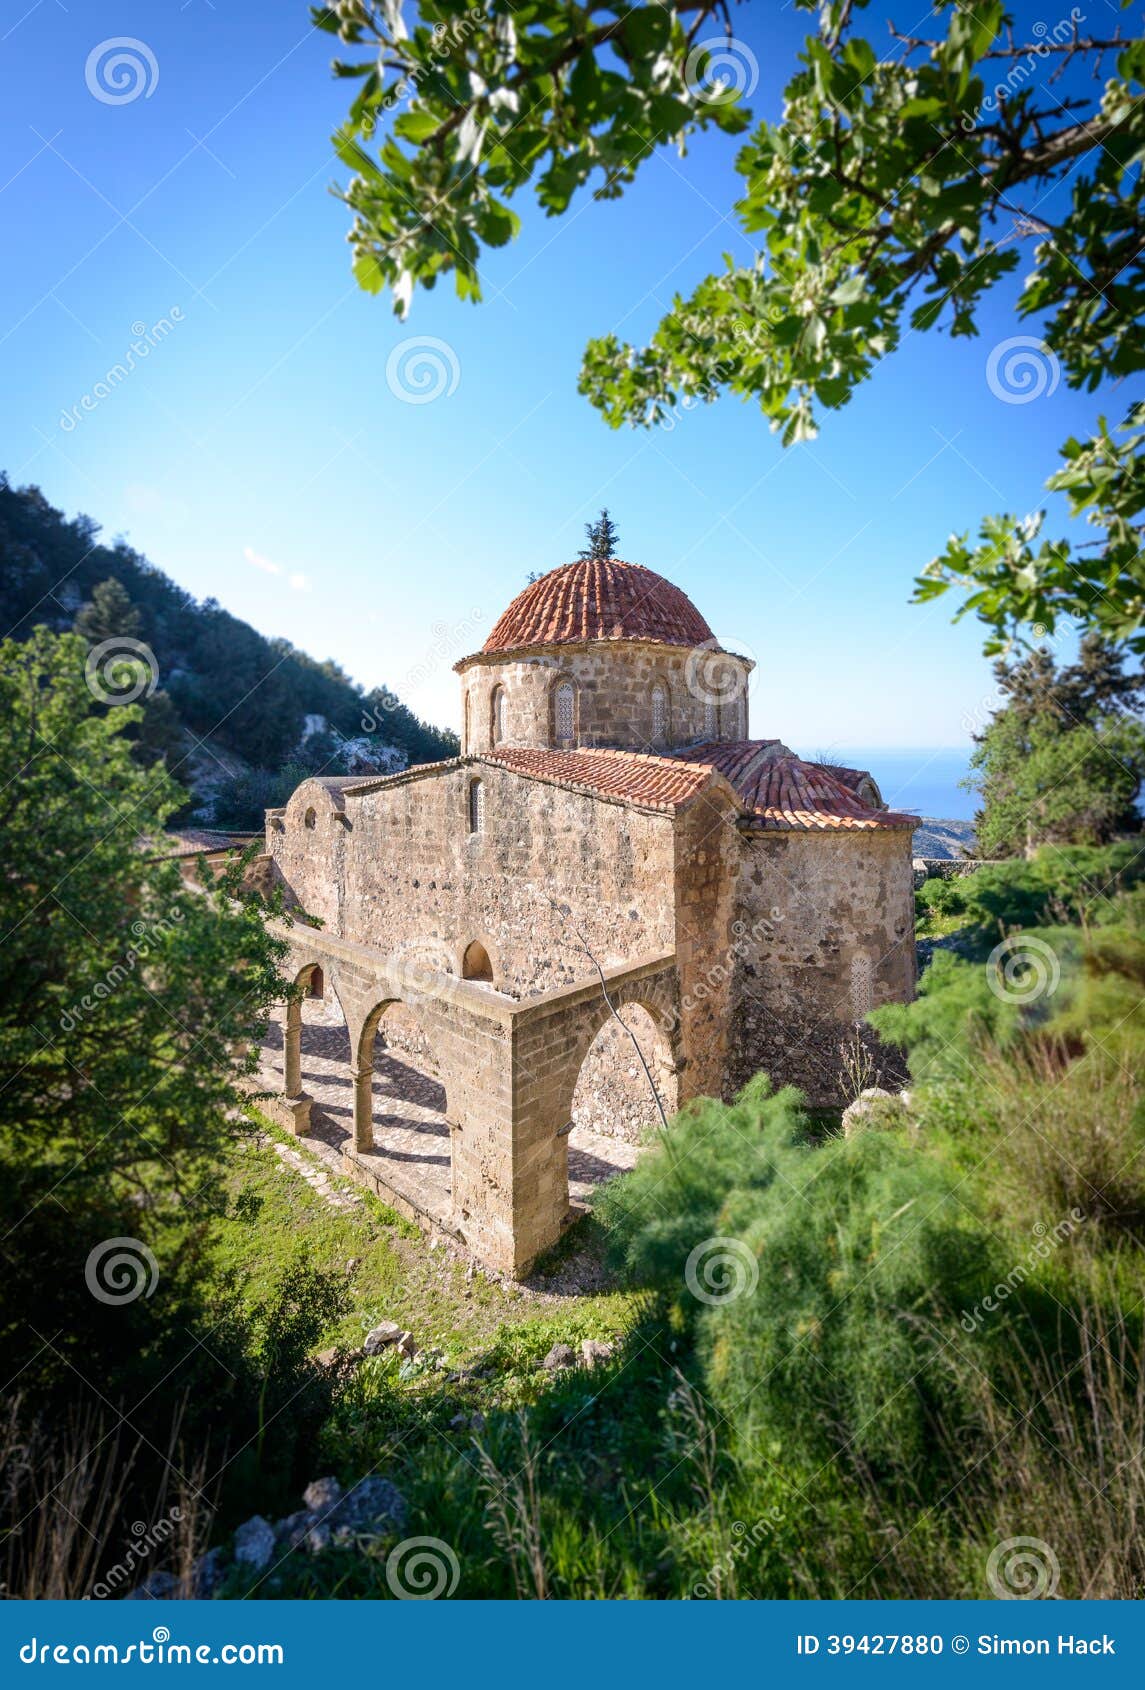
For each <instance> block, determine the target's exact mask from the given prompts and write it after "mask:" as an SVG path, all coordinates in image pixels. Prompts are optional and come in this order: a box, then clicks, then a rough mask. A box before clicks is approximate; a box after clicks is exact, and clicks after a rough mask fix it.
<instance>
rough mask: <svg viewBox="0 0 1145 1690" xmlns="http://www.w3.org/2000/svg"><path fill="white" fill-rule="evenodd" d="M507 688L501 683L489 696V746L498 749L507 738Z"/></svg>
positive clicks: (498, 683)
mask: <svg viewBox="0 0 1145 1690" xmlns="http://www.w3.org/2000/svg"><path fill="white" fill-rule="evenodd" d="M505 711H506V703H505V688H504V687H503V686H502V685H501V683H500V681H498V682H497V685H496V686H495V687H494V688H493V690H492V692H491V693H490V694H489V744H490V746H491V747H496V746H498V745H500V744H501V742H502V740H503V739H504V738H505Z"/></svg>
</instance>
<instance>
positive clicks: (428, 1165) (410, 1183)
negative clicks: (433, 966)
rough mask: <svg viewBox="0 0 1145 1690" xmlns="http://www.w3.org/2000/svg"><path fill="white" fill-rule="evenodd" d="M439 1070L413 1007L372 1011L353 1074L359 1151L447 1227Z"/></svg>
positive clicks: (446, 1138)
mask: <svg viewBox="0 0 1145 1690" xmlns="http://www.w3.org/2000/svg"><path fill="white" fill-rule="evenodd" d="M440 1068H441V1065H440V1062H439V1060H438V1056H437V1051H436V1048H435V1046H434V1042H433V1039H432V1037H431V1036H430V1033H429V1030H428V1029H427V1028H426V1026H425V1025H424V1023H423V1022H422V1020H421V1017H420V1016H419V1015H418V1012H417V1008H416V1006H415V1005H412V1004H409V1003H405V1002H402V1001H401V1000H398V999H394V998H388V999H386V1000H384V1001H383V1002H381V1003H379V1004H378V1005H376V1007H375V1008H374V1009H373V1010H371V1012H370V1014H369V1015H368V1016H367V1017H366V1020H365V1023H364V1024H363V1027H362V1031H361V1034H360V1036H359V1039H358V1045H357V1049H356V1050H355V1051H354V1053H353V1061H352V1067H351V1080H352V1083H353V1121H352V1127H353V1136H354V1148H355V1150H356V1151H357V1153H358V1154H359V1155H360V1156H365V1157H367V1158H369V1160H370V1163H371V1167H372V1171H373V1172H374V1173H375V1175H376V1177H377V1178H378V1179H379V1180H380V1181H382V1182H383V1183H384V1184H385V1185H386V1186H388V1187H389V1188H390V1189H391V1190H392V1191H394V1192H395V1193H396V1194H397V1195H398V1196H400V1197H402V1198H404V1199H405V1200H406V1201H407V1202H409V1203H410V1204H411V1205H412V1206H413V1207H414V1208H416V1209H417V1210H418V1211H419V1212H420V1213H421V1214H424V1215H427V1216H429V1217H430V1218H432V1219H435V1220H439V1221H443V1222H444V1221H446V1220H447V1219H448V1216H449V1213H450V1209H451V1203H452V1179H451V1154H450V1138H451V1129H450V1125H449V1120H448V1118H447V1108H448V1099H447V1096H446V1090H445V1086H444V1084H443V1083H442V1078H441V1071H440Z"/></svg>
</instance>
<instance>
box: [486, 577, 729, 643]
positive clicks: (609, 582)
mask: <svg viewBox="0 0 1145 1690" xmlns="http://www.w3.org/2000/svg"><path fill="white" fill-rule="evenodd" d="M584 640H650V641H652V642H654V643H655V644H657V645H676V646H698V645H704V644H706V643H707V642H710V641H713V640H714V635H713V634H712V630H711V629H710V628H709V627H708V624H707V623H706V622H705V621H704V618H703V617H702V616H701V615H700V613H699V611H698V610H697V609H696V607H695V605H694V604H693V603H692V601H691V599H690V598H689V597H688V595H687V594H686V593H682V592H681V591H680V589H679V587H674V586H673V585H672V583H671V581H666V580H665V579H664V577H663V576H662V575H657V574H656V572H655V570H652V569H645V568H644V566H643V564H640V563H622V562H621V561H620V560H619V559H618V558H581V559H579V560H578V561H577V562H576V563H566V564H563V565H562V566H561V567H560V568H559V569H552V570H550V571H549V573H548V574H547V575H542V576H541V578H540V580H538V581H533V582H531V583H530V584H529V586H527V587H526V588H525V590H524V592H523V593H518V595H517V597H516V598H515V599H514V600H513V602H512V604H511V605H510V606H509V608H508V610H506V611H505V612H504V614H503V615H502V616H501V617H500V619H499V620H498V622H497V624H496V626H495V627H494V629H493V632H492V633H491V634H490V635H489V638H488V639H487V640H486V641H485V644H484V645H483V646H482V648H481V651H482V653H483V654H487V653H489V652H499V651H515V650H517V649H519V648H520V647H521V646H535V645H573V644H578V643H580V642H581V641H584Z"/></svg>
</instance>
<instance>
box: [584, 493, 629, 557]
mask: <svg viewBox="0 0 1145 1690" xmlns="http://www.w3.org/2000/svg"><path fill="white" fill-rule="evenodd" d="M584 531H585V534H586V535H587V536H588V545H587V546H586V547H585V548H584V550H583V551H582V552H581V554H580V556H581V558H610V557H615V556H616V548H617V546H618V545H619V544H620V535H619V533H618V532H617V528H616V524H615V523H614V522H613V520H612V518H611V517H610V516H609V514H608V506H607V505H606V506H605V507H604V509H603V510H602V511H601V513H600V518H599V520H598V521H596V522H586V523H585V525H584Z"/></svg>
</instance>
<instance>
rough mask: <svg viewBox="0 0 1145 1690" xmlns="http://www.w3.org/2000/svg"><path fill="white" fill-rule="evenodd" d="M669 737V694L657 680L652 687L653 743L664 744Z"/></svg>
mask: <svg viewBox="0 0 1145 1690" xmlns="http://www.w3.org/2000/svg"><path fill="white" fill-rule="evenodd" d="M667 737H668V694H667V693H666V692H665V691H664V688H663V687H662V686H661V685H660V682H659V681H657V682H656V684H655V686H654V687H653V688H652V743H653V745H663V743H664V741H665V740H666V739H667Z"/></svg>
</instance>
